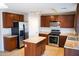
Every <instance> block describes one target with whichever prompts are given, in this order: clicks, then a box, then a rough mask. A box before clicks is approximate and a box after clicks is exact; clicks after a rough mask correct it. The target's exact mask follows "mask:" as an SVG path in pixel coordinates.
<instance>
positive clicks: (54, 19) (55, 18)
mask: <svg viewBox="0 0 79 59" xmlns="http://www.w3.org/2000/svg"><path fill="white" fill-rule="evenodd" d="M50 18H51V19H50V21H58V15H54V16H50Z"/></svg>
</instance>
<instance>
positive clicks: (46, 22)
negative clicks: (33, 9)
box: [41, 16, 50, 27]
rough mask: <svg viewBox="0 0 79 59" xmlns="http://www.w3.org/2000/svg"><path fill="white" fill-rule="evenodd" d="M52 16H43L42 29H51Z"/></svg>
mask: <svg viewBox="0 0 79 59" xmlns="http://www.w3.org/2000/svg"><path fill="white" fill-rule="evenodd" d="M49 22H50V16H41V27H49V26H50V23H49Z"/></svg>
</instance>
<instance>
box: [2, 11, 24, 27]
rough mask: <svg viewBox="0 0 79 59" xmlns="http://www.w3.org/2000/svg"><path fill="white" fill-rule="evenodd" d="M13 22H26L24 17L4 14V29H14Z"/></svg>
mask: <svg viewBox="0 0 79 59" xmlns="http://www.w3.org/2000/svg"><path fill="white" fill-rule="evenodd" d="M13 21H18V22H19V21H24V15H20V14H15V13H8V12H3V27H4V28H11V27H13Z"/></svg>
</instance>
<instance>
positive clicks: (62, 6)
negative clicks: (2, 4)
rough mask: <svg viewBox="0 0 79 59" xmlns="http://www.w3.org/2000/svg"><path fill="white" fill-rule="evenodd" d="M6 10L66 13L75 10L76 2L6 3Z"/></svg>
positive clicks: (44, 13)
mask: <svg viewBox="0 0 79 59" xmlns="http://www.w3.org/2000/svg"><path fill="white" fill-rule="evenodd" d="M6 5H7V6H8V8H7V9H6V10H11V11H16V12H23V13H30V12H39V13H41V14H43V15H50V14H52V15H57V14H68V13H74V12H75V11H76V6H77V4H76V3H6Z"/></svg>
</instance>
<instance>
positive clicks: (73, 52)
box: [64, 48, 79, 56]
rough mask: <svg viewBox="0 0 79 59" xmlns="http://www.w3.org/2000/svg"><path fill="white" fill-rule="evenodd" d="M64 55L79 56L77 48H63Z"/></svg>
mask: <svg viewBox="0 0 79 59" xmlns="http://www.w3.org/2000/svg"><path fill="white" fill-rule="evenodd" d="M64 56H79V50H76V49H68V48H65V49H64Z"/></svg>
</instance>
